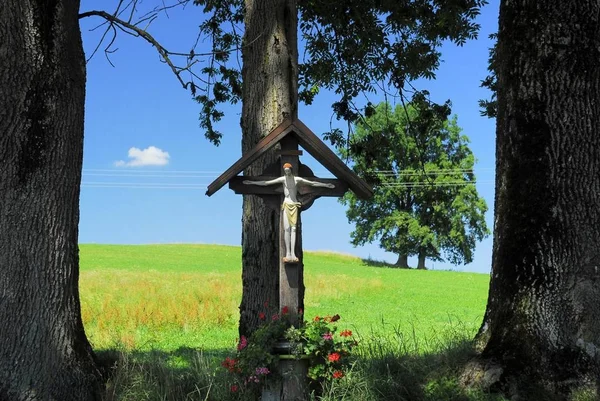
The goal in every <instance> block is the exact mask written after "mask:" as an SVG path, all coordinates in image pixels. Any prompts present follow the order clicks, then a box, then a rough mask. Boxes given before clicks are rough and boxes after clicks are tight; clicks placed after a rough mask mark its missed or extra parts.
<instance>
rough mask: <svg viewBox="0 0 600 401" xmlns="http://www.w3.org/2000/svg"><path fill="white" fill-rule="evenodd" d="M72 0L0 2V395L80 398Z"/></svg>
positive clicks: (83, 347)
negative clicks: (0, 59) (0, 56)
mask: <svg viewBox="0 0 600 401" xmlns="http://www.w3.org/2000/svg"><path fill="white" fill-rule="evenodd" d="M78 11H79V2H78V1H74V0H54V1H46V0H27V1H24V0H7V1H2V2H1V3H0V37H2V41H1V43H0V53H2V63H0V92H1V93H2V95H1V96H0V132H2V134H1V137H0V322H2V323H1V325H2V328H1V329H0V400H2V401H13V400H65V401H87V400H98V399H100V397H101V391H102V387H103V386H102V385H101V378H100V373H99V370H98V368H97V367H96V363H95V361H94V356H93V353H92V349H91V347H90V344H89V343H88V341H87V339H86V336H85V333H84V330H83V324H82V322H81V313H80V307H79V291H78V287H77V284H78V277H79V252H78V248H77V225H78V222H79V188H80V182H81V166H82V158H83V108H84V96H85V58H84V54H83V48H82V44H81V34H80V31H79V24H78Z"/></svg>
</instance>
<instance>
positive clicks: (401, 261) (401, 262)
mask: <svg viewBox="0 0 600 401" xmlns="http://www.w3.org/2000/svg"><path fill="white" fill-rule="evenodd" d="M394 266H396V267H399V268H401V269H408V255H406V254H400V255H398V260H397V261H396V263H395V264H394Z"/></svg>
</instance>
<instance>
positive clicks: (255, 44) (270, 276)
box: [240, 0, 302, 335]
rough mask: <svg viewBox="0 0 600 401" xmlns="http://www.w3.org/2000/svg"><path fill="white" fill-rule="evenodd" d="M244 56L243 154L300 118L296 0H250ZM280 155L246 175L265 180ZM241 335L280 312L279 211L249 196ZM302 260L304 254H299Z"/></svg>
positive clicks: (245, 207)
mask: <svg viewBox="0 0 600 401" xmlns="http://www.w3.org/2000/svg"><path fill="white" fill-rule="evenodd" d="M245 5H246V15H245V21H244V22H245V26H246V31H245V35H244V47H243V49H242V56H243V62H244V65H243V69H242V78H243V83H244V85H243V96H242V99H243V106H242V152H244V153H245V152H247V151H248V150H250V149H251V148H253V147H254V146H255V145H256V143H258V141H259V140H260V139H261V138H262V137H263V136H265V135H267V134H268V133H269V132H270V131H271V130H272V129H273V128H275V127H276V126H277V125H279V124H280V123H281V122H282V121H283V120H284V119H286V118H296V117H297V114H298V95H297V94H298V89H297V85H298V48H297V47H298V45H297V35H298V34H297V22H298V13H297V9H296V2H295V0H261V1H259V0H246V1H245ZM276 159H277V157H276V153H275V151H271V152H269V153H267V154H266V155H265V156H264V157H262V158H260V159H259V160H258V161H256V162H255V163H253V165H251V166H250V167H249V168H248V169H247V170H246V171H245V172H244V173H245V174H247V175H260V174H261V173H262V172H263V170H264V169H265V168H266V167H267V166H268V165H269V164H271V163H272V162H274V161H275V160H276ZM242 224H243V228H242V282H243V293H242V303H241V306H240V314H241V316H240V334H245V335H248V334H250V333H251V332H252V331H254V330H255V329H256V327H257V326H258V325H259V324H260V323H261V322H260V321H259V319H258V314H259V312H263V311H265V309H266V307H265V306H264V305H265V302H268V304H269V307H268V308H269V309H270V311H271V312H272V311H273V310H278V309H279V305H278V304H279V211H278V210H275V209H272V208H269V207H267V206H266V204H265V202H264V201H263V200H262V199H261V198H259V197H257V196H253V195H247V196H244V204H243V217H242ZM297 256H298V257H301V256H302V255H301V254H300V255H297Z"/></svg>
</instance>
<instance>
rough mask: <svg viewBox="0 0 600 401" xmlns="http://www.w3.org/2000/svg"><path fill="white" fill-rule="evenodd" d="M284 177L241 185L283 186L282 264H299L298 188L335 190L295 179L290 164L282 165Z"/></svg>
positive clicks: (327, 184)
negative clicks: (297, 232)
mask: <svg viewBox="0 0 600 401" xmlns="http://www.w3.org/2000/svg"><path fill="white" fill-rule="evenodd" d="M283 172H284V175H283V176H282V177H278V178H275V179H272V180H267V181H251V180H244V181H242V183H243V184H246V185H260V186H268V185H283V203H282V204H281V215H280V218H281V219H283V236H284V242H285V256H284V257H283V263H297V262H299V259H298V257H296V249H295V248H296V225H297V222H298V215H299V214H300V207H301V206H302V203H300V202H298V186H301V185H308V186H311V187H322V188H330V189H331V188H335V185H334V184H332V183H323V182H318V181H310V180H307V179H304V178H302V177H296V176H294V174H293V173H292V164H291V163H284V165H283Z"/></svg>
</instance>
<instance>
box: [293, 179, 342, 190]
mask: <svg viewBox="0 0 600 401" xmlns="http://www.w3.org/2000/svg"><path fill="white" fill-rule="evenodd" d="M296 182H297V183H299V184H303V185H309V186H311V187H322V188H335V185H333V184H330V183H324V182H317V181H309V180H306V179H304V178H300V177H296Z"/></svg>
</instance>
